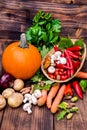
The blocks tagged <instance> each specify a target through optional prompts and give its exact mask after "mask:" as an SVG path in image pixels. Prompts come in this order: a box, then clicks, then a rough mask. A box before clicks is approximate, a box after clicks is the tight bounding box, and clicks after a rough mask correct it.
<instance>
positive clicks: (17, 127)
mask: <svg viewBox="0 0 87 130" xmlns="http://www.w3.org/2000/svg"><path fill="white" fill-rule="evenodd" d="M32 111H33V113H32V114H31V115H28V114H27V113H26V112H24V111H23V110H22V107H20V108H16V109H12V108H10V107H9V106H8V107H7V108H6V110H5V113H4V116H3V122H2V125H1V129H0V130H6V129H7V128H10V130H53V115H51V114H50V112H49V110H47V109H46V107H45V106H44V107H43V108H39V107H37V106H33V109H32Z"/></svg>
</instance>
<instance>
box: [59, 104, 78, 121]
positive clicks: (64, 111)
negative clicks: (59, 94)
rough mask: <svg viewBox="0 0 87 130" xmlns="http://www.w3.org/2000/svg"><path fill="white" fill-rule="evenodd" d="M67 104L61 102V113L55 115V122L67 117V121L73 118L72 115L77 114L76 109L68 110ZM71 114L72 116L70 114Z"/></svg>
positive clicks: (73, 107) (74, 107)
mask: <svg viewBox="0 0 87 130" xmlns="http://www.w3.org/2000/svg"><path fill="white" fill-rule="evenodd" d="M68 105H69V104H68V103H67V102H61V103H60V104H59V106H58V107H59V108H61V109H62V111H61V112H60V113H59V114H58V115H57V120H61V119H63V118H64V117H65V116H66V115H67V119H70V118H71V117H72V116H73V113H77V112H78V107H76V106H72V107H71V108H68ZM71 113H72V114H71Z"/></svg>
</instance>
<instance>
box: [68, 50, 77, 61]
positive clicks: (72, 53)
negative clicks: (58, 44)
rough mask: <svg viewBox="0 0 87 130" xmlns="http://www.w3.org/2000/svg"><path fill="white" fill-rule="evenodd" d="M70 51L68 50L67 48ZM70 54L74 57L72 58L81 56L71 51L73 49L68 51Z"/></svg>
mask: <svg viewBox="0 0 87 130" xmlns="http://www.w3.org/2000/svg"><path fill="white" fill-rule="evenodd" d="M67 51H68V50H67ZM68 53H69V55H70V56H71V57H72V58H75V59H78V58H79V56H78V55H75V54H74V52H71V51H68Z"/></svg>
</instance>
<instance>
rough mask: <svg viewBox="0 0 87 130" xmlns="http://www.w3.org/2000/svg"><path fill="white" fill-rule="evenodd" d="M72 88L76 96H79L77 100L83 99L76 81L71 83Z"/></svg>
mask: <svg viewBox="0 0 87 130" xmlns="http://www.w3.org/2000/svg"><path fill="white" fill-rule="evenodd" d="M72 87H73V89H74V90H75V92H76V94H77V95H78V96H79V98H81V99H82V98H83V93H82V89H81V87H80V85H79V83H78V81H73V83H72Z"/></svg>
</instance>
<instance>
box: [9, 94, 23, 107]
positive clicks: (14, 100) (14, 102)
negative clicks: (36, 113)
mask: <svg viewBox="0 0 87 130" xmlns="http://www.w3.org/2000/svg"><path fill="white" fill-rule="evenodd" d="M22 102H23V95H22V94H21V93H18V92H14V93H13V94H12V95H11V96H10V97H8V105H9V106H10V107H13V108H16V107H19V106H20V105H21V104H22Z"/></svg>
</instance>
